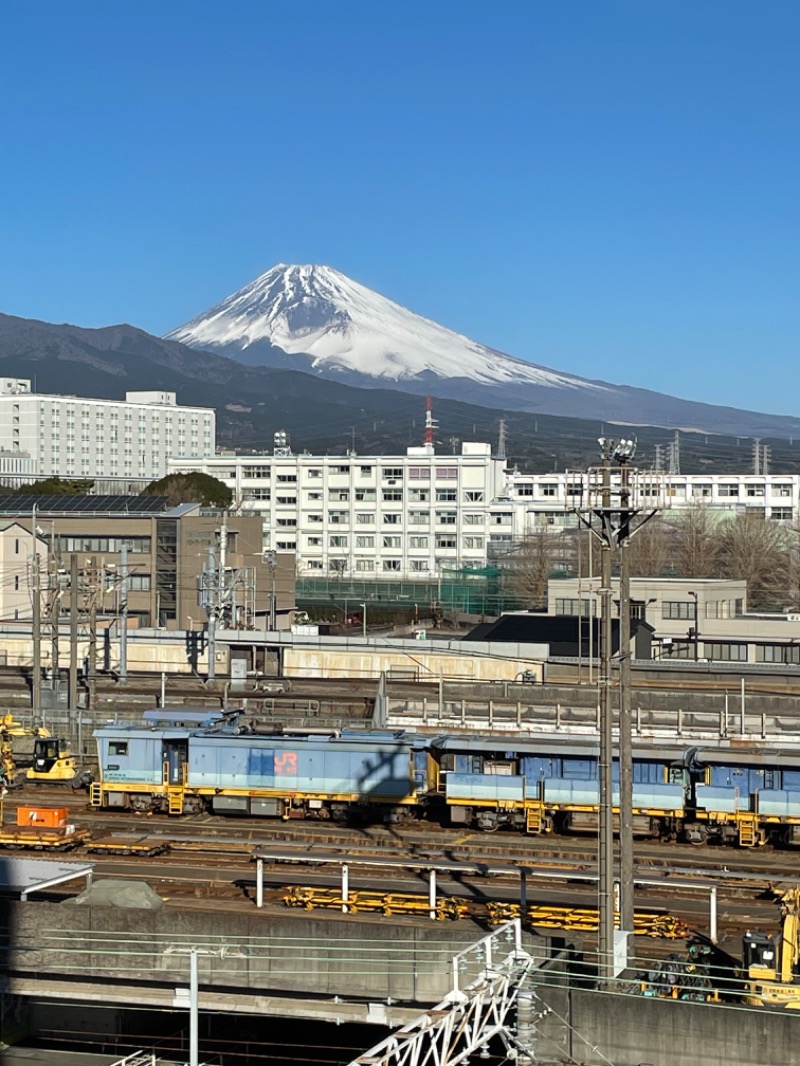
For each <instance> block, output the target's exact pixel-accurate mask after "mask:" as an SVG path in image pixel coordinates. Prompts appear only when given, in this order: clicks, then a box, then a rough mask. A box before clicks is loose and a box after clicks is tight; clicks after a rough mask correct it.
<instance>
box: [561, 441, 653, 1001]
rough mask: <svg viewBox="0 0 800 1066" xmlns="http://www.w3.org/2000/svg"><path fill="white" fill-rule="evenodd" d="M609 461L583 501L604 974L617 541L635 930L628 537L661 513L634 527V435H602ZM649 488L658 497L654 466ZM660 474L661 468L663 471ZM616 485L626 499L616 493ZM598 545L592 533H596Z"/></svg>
mask: <svg viewBox="0 0 800 1066" xmlns="http://www.w3.org/2000/svg"><path fill="white" fill-rule="evenodd" d="M599 443H600V446H601V449H602V451H601V454H602V467H601V468H600V471H599V478H598V472H597V471H594V472H592V471H590V472H589V478H588V483H587V491H588V494H589V496H588V499H587V500H585V501H584V504H583V507H578V508H576V512H577V515H578V518H579V519H580V521H581V522H582V523H583V524H584V525H585V526H586V527H587V529H588V530H589V531H590V533H591V534H592V535H593V536H596V537H597V539H598V540H599V541H600V548H601V556H600V563H601V566H600V589H599V595H600V600H601V602H600V608H601V610H600V620H601V627H600V679H599V680H600V758H599V766H598V773H599V791H600V797H599V798H600V803H599V807H600V812H599V813H600V818H599V822H600V824H599V834H598V912H599V923H598V954H599V963H598V976H599V978H600V980H610V979H611V978H613V977H614V976H615V975H616V972H617V966H616V962H615V957H614V947H615V939H616V937H615V920H614V919H615V913H614V912H615V905H614V895H615V893H614V887H615V886H614V870H615V863H614V851H613V845H614V754H615V753H614V733H613V727H614V701H613V699H612V684H611V683H612V622H611V596H612V588H611V571H612V559H613V554H614V551H615V549H617V548H619V551H620V557H619V558H620V598H619V637H620V646H619V688H620V695H619V769H620V773H619V834H620V904H619V909H620V923H621V928H622V932H624V933H627V934H630V933H632V931H633V758H632V743H633V742H632V721H631V717H632V716H631V702H632V700H631V602H630V557H629V553H628V540H629V538H630V537H631V536H633V535H634V534H635V533H636V532H638V530H639V529H640V528H641V527H642V526H643V525H644V524H645V522H647V521H649V519H650V518H652V517H653V515H654V514H655V513H656V512H655V510H652V511H651V512H650V513H649V514H648V515H646V516H644V517H643V518H642V519H641V520H640V521H639V524H638V525H637V526H636V528H635V529H634V527H633V519H634V518H635V517H636V516H638V515H640V514H641V511H640V510H639V508H638V507H637V505H636V503H635V501H634V500H633V486H632V483H631V470H630V467H629V465H628V464H629V463H630V460H631V459H632V458H633V455H634V453H635V451H636V443H635V441H633V440H626V439H622V440H620V441H617V442H615V441H611V440H608V439H607V438H605V437H601V438H600V439H599ZM612 458H613V459H614V460H615V461H616V462H617V463H619V464H620V467H621V470H620V482H619V488H618V489H617V490H615V489H613V487H612V483H611V460H612ZM647 476H648V479H649V480H650V482H651V483H650V484H649V485H648V486H647V487H646V489H645V491H646V493H647V496H648V497H652V495H653V488H652V485H653V484H654V483H655V482H653V480H652V479H653V474H652V473H651V474H649V475H647ZM656 477H657V475H656ZM615 491H616V492H617V494H618V496H619V499H618V501H616V502H615V501H614V500H613V499H612V495H613V493H614V492H615ZM589 544H590V547H591V539H590V541H589Z"/></svg>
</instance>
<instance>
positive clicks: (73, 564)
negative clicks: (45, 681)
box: [67, 554, 80, 711]
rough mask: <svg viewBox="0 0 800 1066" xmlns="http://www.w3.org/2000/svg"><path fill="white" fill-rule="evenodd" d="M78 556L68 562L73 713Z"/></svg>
mask: <svg viewBox="0 0 800 1066" xmlns="http://www.w3.org/2000/svg"><path fill="white" fill-rule="evenodd" d="M79 613H80V606H79V590H78V556H77V555H75V554H73V555H72V556H71V557H70V561H69V694H68V700H67V702H68V706H69V709H70V710H71V711H74V710H75V708H76V707H77V706H78V615H79Z"/></svg>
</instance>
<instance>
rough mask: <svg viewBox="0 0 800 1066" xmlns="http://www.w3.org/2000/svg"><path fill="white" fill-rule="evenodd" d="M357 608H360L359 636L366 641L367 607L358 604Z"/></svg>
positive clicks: (363, 604)
mask: <svg viewBox="0 0 800 1066" xmlns="http://www.w3.org/2000/svg"><path fill="white" fill-rule="evenodd" d="M358 606H359V607H361V608H362V614H361V636H362V637H363V639H364V640H366V639H367V605H366V603H359V605H358Z"/></svg>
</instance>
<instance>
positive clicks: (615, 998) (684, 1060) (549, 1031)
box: [538, 987, 800, 1066]
mask: <svg viewBox="0 0 800 1066" xmlns="http://www.w3.org/2000/svg"><path fill="white" fill-rule="evenodd" d="M540 996H541V999H542V1001H543V1002H544V1003H545V1004H549V1005H551V1006H552V1008H553V1010H554V1013H553V1014H551V1015H550V1016H548V1017H547V1018H546V1019H545V1020H544V1022H543V1023H542V1024H541V1026H540V1030H541V1037H540V1039H539V1041H538V1054H539V1060H538V1061H541V1062H542V1063H560V1062H562V1061H564V1060H566V1061H570V1062H571V1061H575V1062H580V1063H582V1064H584V1066H608V1063H609V1061H610V1062H612V1063H613V1064H614V1066H643V1064H648V1066H649V1064H652V1066H699V1064H701V1063H702V1066H790V1063H794V1062H797V1061H798V1053H797V1048H798V1047H800V1017H798V1016H797V1014H796V1013H793V1012H791V1011H785V1012H778V1011H770V1010H765V1009H763V1008H762V1009H750V1010H747V1009H745V1008H740V1007H726V1006H720V1005H716V1004H707V1003H685V1002H680V1001H675V1000H660V999H645V998H643V997H639V996H620V995H612V994H603V993H598V992H591V991H586V990H580V989H576V990H572V991H571V992H567V991H566V990H560V989H559V990H555V991H551V990H548V989H547V988H546V987H544V988H541V990H540ZM556 1014H557V1015H559V1017H557V1016H556ZM562 1019H565V1020H566V1021H567V1022H568V1023H569V1024H568V1025H567V1024H565V1023H564V1021H562Z"/></svg>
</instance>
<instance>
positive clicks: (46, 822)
mask: <svg viewBox="0 0 800 1066" xmlns="http://www.w3.org/2000/svg"><path fill="white" fill-rule="evenodd" d="M68 817H69V812H68V811H67V808H66V807H17V825H24V826H33V827H34V828H36V829H63V828H64V826H65V825H66V824H67V819H68Z"/></svg>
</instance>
